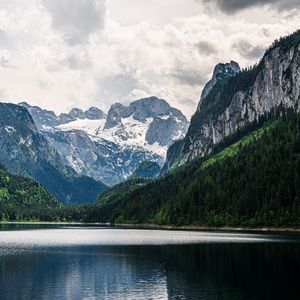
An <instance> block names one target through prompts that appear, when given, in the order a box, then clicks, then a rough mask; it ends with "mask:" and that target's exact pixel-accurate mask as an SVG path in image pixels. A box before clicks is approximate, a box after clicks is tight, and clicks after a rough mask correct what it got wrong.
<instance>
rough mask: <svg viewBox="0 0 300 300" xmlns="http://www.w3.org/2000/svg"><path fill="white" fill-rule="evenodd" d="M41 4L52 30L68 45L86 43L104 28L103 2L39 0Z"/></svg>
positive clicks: (102, 0)
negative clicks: (58, 33) (50, 20)
mask: <svg viewBox="0 0 300 300" xmlns="http://www.w3.org/2000/svg"><path fill="white" fill-rule="evenodd" d="M41 4H42V5H43V6H44V7H45V9H46V10H47V11H48V12H49V13H50V15H51V18H52V26H53V28H54V29H56V30H58V31H59V32H61V33H62V35H63V38H64V40H65V41H66V42H67V43H68V44H70V45H77V44H82V43H86V42H87V41H88V39H89V36H90V35H91V34H92V33H94V32H96V31H98V30H100V29H102V28H103V26H104V19H105V14H106V6H105V0H88V1H86V0H75V1H74V0H41Z"/></svg>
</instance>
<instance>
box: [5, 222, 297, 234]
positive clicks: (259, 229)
mask: <svg viewBox="0 0 300 300" xmlns="http://www.w3.org/2000/svg"><path fill="white" fill-rule="evenodd" d="M0 225H71V226H72V225H74V226H78V225H85V226H99V227H109V228H120V229H150V230H183V231H224V232H225V231H232V232H264V233H267V232H269V233H276V232H280V233H300V228H298V227H253V228H252V227H241V226H237V227H232V226H222V227H211V226H198V225H189V226H175V225H155V224H119V223H115V224H110V223H82V222H40V221H37V222H25V221H20V222H16V221H11V222H0Z"/></svg>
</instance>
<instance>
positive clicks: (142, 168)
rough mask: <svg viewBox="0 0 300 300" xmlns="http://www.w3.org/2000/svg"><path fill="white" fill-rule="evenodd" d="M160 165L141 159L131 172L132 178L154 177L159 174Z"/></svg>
mask: <svg viewBox="0 0 300 300" xmlns="http://www.w3.org/2000/svg"><path fill="white" fill-rule="evenodd" d="M160 169H161V168H160V166H159V164H157V163H156V162H154V161H148V160H146V161H143V162H142V163H140V165H139V166H138V168H137V169H136V170H135V171H134V172H133V174H132V176H131V177H132V178H144V179H154V178H156V177H157V176H158V175H159V172H160Z"/></svg>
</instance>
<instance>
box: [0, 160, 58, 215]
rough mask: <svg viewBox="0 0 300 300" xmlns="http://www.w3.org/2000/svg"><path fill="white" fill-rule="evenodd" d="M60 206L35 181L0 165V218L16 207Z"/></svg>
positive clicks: (48, 207)
mask: <svg viewBox="0 0 300 300" xmlns="http://www.w3.org/2000/svg"><path fill="white" fill-rule="evenodd" d="M60 206H61V204H60V203H59V201H58V200H57V199H56V198H55V197H54V196H52V195H51V194H50V193H49V192H48V191H47V190H46V189H45V188H44V187H43V186H41V185H40V184H38V183H37V182H36V181H34V180H32V179H29V178H25V177H22V176H17V175H13V174H11V173H9V172H7V171H6V170H5V168H4V167H2V166H0V211H1V216H0V220H5V219H6V220H7V219H8V218H7V215H10V213H11V211H12V210H14V209H16V208H18V209H21V210H22V209H37V208H47V209H50V208H55V207H60ZM15 217H17V216H15ZM18 217H19V218H20V216H18ZM21 219H22V218H21Z"/></svg>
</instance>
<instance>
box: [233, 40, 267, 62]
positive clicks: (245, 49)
mask: <svg viewBox="0 0 300 300" xmlns="http://www.w3.org/2000/svg"><path fill="white" fill-rule="evenodd" d="M232 48H234V49H235V50H237V51H238V52H239V54H240V55H242V56H244V57H246V58H249V59H253V58H255V59H258V58H261V57H262V56H263V54H264V52H265V49H264V48H263V47H260V46H253V45H251V44H250V43H249V42H248V41H246V40H240V41H238V42H236V43H234V44H233V45H232Z"/></svg>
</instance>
